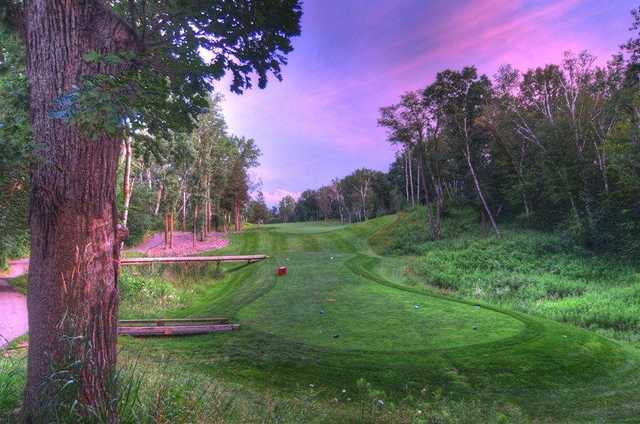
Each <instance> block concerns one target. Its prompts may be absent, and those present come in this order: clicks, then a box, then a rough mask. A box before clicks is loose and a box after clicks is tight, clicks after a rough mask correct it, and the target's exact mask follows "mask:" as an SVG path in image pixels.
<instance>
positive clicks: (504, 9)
mask: <svg viewBox="0 0 640 424" xmlns="http://www.w3.org/2000/svg"><path fill="white" fill-rule="evenodd" d="M634 3H635V0H620V1H619V2H618V1H616V2H603V1H601V0H537V1H535V0H464V1H463V0H460V1H455V2H452V1H450V0H432V1H429V2H425V1H422V0H415V1H411V0H405V1H394V2H390V1H388V0H379V1H376V0H367V1H366V2H365V1H362V2H357V1H354V2H342V1H339V0H327V1H326V2H324V1H323V2H306V3H305V14H304V16H303V30H302V37H301V38H299V39H295V40H294V47H295V50H294V51H293V53H292V54H291V55H290V60H289V65H287V67H286V68H285V69H284V71H283V72H284V81H283V82H277V81H273V82H270V84H269V86H268V87H267V89H266V90H251V91H249V92H247V93H245V94H244V95H243V96H236V95H233V94H230V95H228V96H227V101H226V102H225V105H224V108H225V113H226V115H227V118H228V123H229V127H230V128H231V130H232V131H233V132H235V133H238V134H240V135H245V136H249V137H253V138H255V140H256V141H257V143H258V145H259V146H260V147H261V149H262V150H263V153H264V156H263V158H262V163H263V165H262V167H261V168H260V169H259V170H258V172H257V175H258V176H259V177H260V178H261V179H262V180H263V183H264V190H265V191H270V192H271V195H272V196H273V198H272V199H273V201H274V202H275V201H277V200H279V198H280V197H282V192H286V191H292V192H293V193H296V192H297V191H302V190H304V189H305V188H311V187H316V186H318V185H321V184H322V183H325V184H326V183H327V182H328V181H329V180H330V178H331V177H335V176H340V175H345V174H347V173H348V172H350V171H351V170H353V169H356V168H359V167H363V166H365V167H372V168H376V169H382V168H383V167H384V164H388V163H389V162H391V161H392V160H393V148H392V147H390V146H389V145H388V143H387V142H386V140H385V138H386V137H385V132H384V130H383V129H381V128H379V127H378V126H377V119H378V115H379V108H380V107H381V106H386V105H390V104H392V103H395V102H397V101H398V99H399V97H400V95H401V94H402V93H403V92H405V91H408V90H415V89H420V88H422V87H425V86H426V85H427V84H428V83H429V82H431V81H432V80H433V79H434V77H435V74H436V72H438V71H440V70H443V69H446V68H460V67H462V66H464V65H473V64H475V65H477V67H478V70H479V72H481V73H486V74H488V75H492V74H493V73H494V72H495V71H496V70H497V68H498V66H499V65H501V64H505V63H509V64H512V65H514V66H516V67H517V68H519V69H521V70H526V69H527V68H530V67H534V66H541V65H544V64H547V63H550V62H553V63H558V62H559V61H560V60H561V59H562V52H563V51H565V50H568V49H570V50H573V51H574V52H578V51H580V50H582V49H589V50H590V51H591V52H592V53H594V54H595V55H596V56H598V57H599V58H600V59H601V60H606V59H607V56H608V55H609V54H611V53H613V52H615V51H616V50H617V46H618V44H620V43H621V42H623V41H624V40H625V39H626V38H627V27H628V26H629V24H630V18H629V10H630V9H631V8H632V7H633V6H634ZM277 190H282V192H281V193H280V194H277ZM266 194H267V193H266V192H265V195H266ZM276 198H277V199H276Z"/></svg>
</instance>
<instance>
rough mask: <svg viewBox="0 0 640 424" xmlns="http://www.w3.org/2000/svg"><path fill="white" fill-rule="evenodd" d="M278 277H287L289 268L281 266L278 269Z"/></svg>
mask: <svg viewBox="0 0 640 424" xmlns="http://www.w3.org/2000/svg"><path fill="white" fill-rule="evenodd" d="M278 275H279V276H280V275H287V267H286V266H279V267H278Z"/></svg>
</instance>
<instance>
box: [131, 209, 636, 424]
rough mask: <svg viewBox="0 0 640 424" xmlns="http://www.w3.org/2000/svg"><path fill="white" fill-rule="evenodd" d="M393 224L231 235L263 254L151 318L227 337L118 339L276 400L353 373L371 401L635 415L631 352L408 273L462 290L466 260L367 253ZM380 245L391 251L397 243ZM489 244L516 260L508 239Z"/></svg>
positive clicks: (352, 387)
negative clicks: (282, 271)
mask: <svg viewBox="0 0 640 424" xmlns="http://www.w3.org/2000/svg"><path fill="white" fill-rule="evenodd" d="M416 221H417V220H416ZM398 225H404V224H403V223H402V222H400V223H398V222H395V221H394V218H393V217H385V218H382V219H377V220H373V221H370V222H368V223H365V224H357V225H353V226H348V227H344V228H342V227H337V226H336V228H335V229H332V228H331V227H330V226H327V225H325V224H321V225H318V224H314V225H305V224H287V225H278V226H264V227H262V228H258V229H253V230H251V231H248V232H246V233H245V234H242V235H237V236H234V238H233V241H232V244H231V246H230V247H229V248H227V249H226V252H228V253H231V252H234V253H249V252H256V253H258V252H259V253H267V254H269V255H270V256H271V259H269V260H268V261H266V262H264V263H260V264H255V265H251V266H248V267H238V266H237V265H236V266H233V268H232V269H228V270H227V271H228V272H227V276H226V277H225V278H224V279H223V280H222V281H216V282H215V283H213V284H212V280H211V279H196V280H194V281H192V283H191V285H190V287H189V288H188V289H187V288H184V290H192V291H193V293H192V294H193V296H189V297H188V298H187V299H184V301H183V302H178V303H176V304H173V306H171V304H170V305H169V306H171V307H170V308H169V309H167V310H164V311H155V312H156V314H158V315H165V316H170V315H171V316H176V317H183V316H207V315H221V314H228V315H231V316H233V317H234V318H235V319H236V320H239V321H240V322H241V324H242V330H241V331H239V332H235V333H232V334H218V335H210V336H198V337H190V338H174V339H149V340H132V339H122V342H123V344H124V346H126V347H127V350H128V351H138V350H139V349H142V350H143V351H144V352H145V357H146V358H148V360H150V361H159V362H161V363H172V364H180V366H181V367H183V368H185V369H186V370H187V371H188V372H192V373H196V374H198V375H202V376H208V377H210V378H217V379H219V380H220V381H230V382H234V383H238V384H241V385H244V386H246V387H254V388H258V389H260V390H275V391H277V392H278V393H280V394H281V395H284V396H289V395H293V394H295V393H297V392H299V390H300V389H301V388H304V387H308V386H309V385H313V386H314V387H317V388H318V390H320V393H322V397H323V398H326V399H331V398H333V397H336V398H339V399H343V398H344V396H342V397H340V396H341V395H340V394H341V393H342V390H346V392H345V393H354V392H356V391H357V390H358V387H357V384H356V381H357V380H358V379H360V378H364V379H366V380H367V381H369V382H371V384H372V385H373V387H375V388H378V389H380V390H382V391H384V392H385V394H384V395H382V394H381V395H380V397H384V398H385V399H390V400H394V399H395V400H396V401H398V400H400V399H402V398H405V397H406V396H407V395H411V396H414V398H417V397H418V396H419V393H420V392H421V391H422V389H424V388H425V387H427V388H429V390H432V389H434V388H442V389H443V390H444V391H445V392H446V393H447V394H449V395H451V396H453V397H457V398H462V399H464V398H468V399H476V400H478V401H479V402H481V404H482V405H492V403H493V402H495V401H498V402H500V403H502V404H515V405H518V406H519V407H521V408H522V409H523V410H524V411H525V412H526V414H528V415H529V416H530V417H535V418H539V419H552V420H554V421H568V422H576V421H579V422H590V421H597V420H608V421H615V422H621V421H624V420H628V421H633V420H634V419H635V417H636V416H637V415H638V414H639V413H640V402H639V400H640V388H639V384H638V383H639V379H640V373H639V371H638V369H639V365H640V357H639V355H638V353H637V351H636V350H634V349H632V348H629V347H626V346H622V345H619V344H617V343H616V342H613V341H610V340H608V339H605V338H603V337H601V336H599V335H597V334H594V333H591V332H587V331H584V330H580V329H576V328H574V327H571V326H567V325H564V324H560V323H557V322H554V321H548V320H544V319H542V318H537V317H532V316H527V315H523V314H520V313H517V312H508V311H503V310H499V309H494V307H492V306H489V305H488V304H484V303H483V305H482V307H480V308H479V307H477V306H475V304H474V303H473V302H471V303H466V302H463V301H457V300H456V301H452V300H451V299H449V298H445V297H442V296H441V295H440V294H437V293H435V291H434V290H433V288H431V287H429V286H426V285H423V284H420V283H416V282H415V277H416V276H418V277H421V278H423V277H424V276H425V275H435V274H429V272H432V273H435V272H438V273H439V274H438V275H439V276H442V275H446V276H448V277H450V279H449V280H447V281H448V282H450V283H451V281H453V280H454V279H455V278H462V279H463V280H464V281H465V284H467V283H468V281H469V278H470V277H469V278H467V279H465V276H466V275H467V273H469V272H471V271H470V270H469V269H468V267H469V266H471V265H467V267H466V268H465V267H464V261H466V260H468V258H465V259H462V258H461V259H459V260H454V262H453V263H452V264H450V266H449V267H448V268H446V271H447V273H445V272H444V271H443V270H442V268H436V267H433V265H434V264H436V263H437V264H440V265H441V266H445V265H447V262H446V261H447V260H451V259H450V258H449V259H442V258H441V259H438V260H437V261H435V263H434V262H430V259H429V254H427V255H426V256H419V257H413V258H407V257H400V258H398V257H383V256H378V255H376V254H375V253H374V252H373V251H371V249H370V248H369V246H368V244H367V240H368V239H369V238H370V237H371V236H372V235H374V234H376V235H375V236H374V237H373V238H372V242H373V244H374V246H377V247H378V248H379V247H380V244H379V243H376V237H377V238H378V239H380V238H381V237H382V238H388V237H391V236H393V234H394V231H393V227H394V226H396V228H397V226H398ZM466 225H467V224H465V223H462V224H460V223H456V224H455V225H451V227H450V228H448V229H447V231H448V232H449V234H450V235H451V236H453V235H454V234H456V233H460V232H462V231H463V230H464V229H465V226H466ZM405 233H406V231H405ZM467 237H468V239H466V240H463V241H459V244H455V242H454V241H451V242H450V243H452V244H451V245H450V246H451V247H450V249H449V250H447V252H448V254H450V255H453V254H454V253H455V251H456V250H457V249H460V248H461V247H462V246H464V245H466V244H468V243H472V242H475V243H480V244H481V245H482V246H484V248H488V247H490V246H493V245H497V246H502V245H503V243H509V240H511V238H510V236H509V235H507V237H505V241H501V242H499V243H492V242H491V240H490V239H489V240H488V241H487V239H484V238H483V237H478V236H477V235H469V236H467ZM391 244H395V246H394V247H393V249H396V250H398V249H400V248H401V247H402V246H400V245H401V244H402V243H401V242H397V240H396V241H393V240H392V241H391ZM398 246H400V247H398ZM441 246H444V247H446V246H447V245H446V242H440V244H438V245H437V246H430V248H429V252H432V253H433V254H436V253H437V252H438V250H437V249H436V248H435V247H438V248H440V247H441ZM423 247H424V246H423ZM501 248H502V249H505V251H510V252H511V253H512V254H513V255H515V256H518V254H519V252H518V249H517V244H515V243H511V244H507V246H506V247H501ZM393 249H392V250H393ZM547 249H548V247H546V248H544V250H547ZM382 250H384V249H382ZM379 251H380V249H379ZM425 251H426V250H425ZM442 255H445V256H446V253H442ZM542 256H544V255H542ZM332 257H333V259H331V258H332ZM432 259H433V258H432ZM487 260H488V261H489V263H494V262H491V258H489V259H486V258H484V259H479V260H478V261H477V262H472V264H475V266H478V263H480V264H482V263H483V261H487ZM522 260H523V261H525V259H522ZM546 260H547V262H549V263H551V262H553V260H552V259H550V258H547V259H546ZM594 260H595V259H594ZM279 264H285V265H288V266H289V268H290V275H289V276H288V277H285V278H280V279H277V278H276V277H274V275H273V272H274V270H275V267H276V266H277V265H279ZM496 267H497V268H499V266H498V265H495V264H494V268H496ZM458 268H460V269H458ZM416 269H418V270H417V271H416ZM535 269H536V268H535V267H534V270H535ZM505 272H506V271H505ZM533 273H534V271H532V274H533ZM407 275H409V276H410V277H411V278H407ZM473 275H474V278H476V279H478V280H477V281H481V279H479V278H480V277H478V276H477V275H475V274H473ZM435 281H436V280H435V279H433V280H430V281H428V282H431V283H433V282H435ZM452 284H453V283H452ZM483 284H486V285H487V287H489V286H490V283H487V282H485V283H483ZM441 287H442V286H441ZM446 287H447V288H448V289H452V288H457V287H453V286H452V287H449V286H446ZM460 287H463V286H462V285H461V286H460ZM179 290H182V289H179ZM463 293H465V292H463ZM465 294H466V293H465ZM483 299H484V300H485V301H494V300H495V299H494V298H491V297H486V296H485V297H483ZM132 302H133V300H132ZM503 304H504V302H503ZM415 305H419V308H417V309H416V308H415ZM174 306H176V307H175V308H174ZM521 309H523V308H521ZM524 309H526V308H524ZM123 310H124V311H126V310H127V309H126V306H125V308H123ZM321 310H324V312H325V313H324V314H321V313H320V311H321ZM132 311H133V310H129V313H131V312H132ZM473 327H476V328H475V329H474V328H473ZM336 335H339V337H337V338H335V337H334V336H336ZM343 400H344V399H343ZM341 408H344V409H345V411H348V410H349V405H348V402H346V401H345V402H342V403H340V405H336V406H335V407H334V409H335V411H338V412H339V411H340V409H341ZM338 412H336V413H338ZM345 413H346V412H345Z"/></svg>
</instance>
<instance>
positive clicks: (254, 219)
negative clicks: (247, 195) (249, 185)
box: [248, 191, 271, 224]
mask: <svg viewBox="0 0 640 424" xmlns="http://www.w3.org/2000/svg"><path fill="white" fill-rule="evenodd" d="M248 209H249V210H248V220H249V222H251V223H254V224H264V223H265V222H268V221H269V220H270V219H271V210H269V208H268V207H267V204H266V203H265V201H264V194H262V192H261V191H259V192H258V194H257V195H256V198H255V199H252V200H251V201H250V202H249V207H248Z"/></svg>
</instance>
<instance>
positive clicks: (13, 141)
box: [0, 26, 30, 269]
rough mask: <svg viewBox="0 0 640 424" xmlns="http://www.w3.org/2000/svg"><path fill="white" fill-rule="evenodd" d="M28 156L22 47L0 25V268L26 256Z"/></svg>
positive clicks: (28, 144)
mask: <svg viewBox="0 0 640 424" xmlns="http://www.w3.org/2000/svg"><path fill="white" fill-rule="evenodd" d="M29 154H30V143H29V124H28V100H27V82H26V76H25V59H24V48H23V46H22V44H21V43H20V41H19V40H18V39H17V38H16V37H15V36H13V35H12V34H10V33H8V32H7V31H6V30H5V29H4V28H2V26H0V193H2V197H0V269H3V268H5V267H6V266H7V260H8V259H9V258H13V257H22V256H28V250H29V234H28V231H27V204H28V192H29V179H28V165H29Z"/></svg>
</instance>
